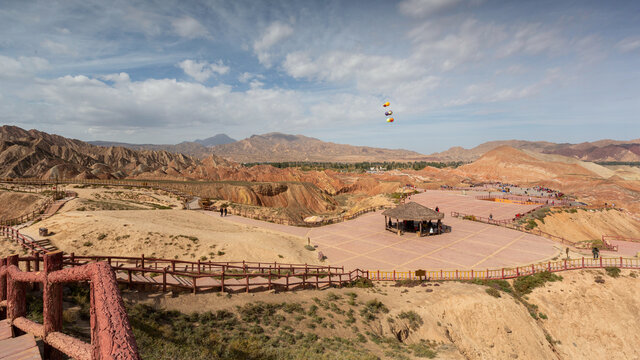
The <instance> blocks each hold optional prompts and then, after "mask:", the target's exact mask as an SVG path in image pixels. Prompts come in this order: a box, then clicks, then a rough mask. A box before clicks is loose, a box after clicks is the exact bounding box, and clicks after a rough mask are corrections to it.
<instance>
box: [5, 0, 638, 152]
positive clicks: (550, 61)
mask: <svg viewBox="0 0 640 360" xmlns="http://www.w3.org/2000/svg"><path fill="white" fill-rule="evenodd" d="M639 65H640V2H639V1H593V2H590V1H491V0H484V1H483V0H469V1H463V0H404V1H396V2H394V1H346V0H342V1H337V0H336V1H251V0H248V1H242V0H236V1H202V2H196V1H113V2H106V1H93V0H83V1H60V2H51V1H30V2H26V1H9V0H4V1H2V6H0V123H2V124H11V125H17V126H20V127H24V128H28V129H31V128H36V129H38V130H42V131H46V132H52V133H57V134H60V135H63V136H67V137H73V138H78V139H81V140H112V141H123V142H135V143H178V142H181V141H184V140H194V139H197V138H205V137H208V136H213V135H215V134H217V133H226V134H228V135H230V136H231V137H234V138H236V139H242V138H245V137H248V136H251V135H253V134H263V133H267V132H273V131H277V132H283V133H289V134H302V135H306V136H312V137H317V138H319V139H321V140H324V141H333V142H338V143H348V144H353V145H368V146H376V147H387V148H405V149H410V150H415V151H419V152H422V153H431V152H436V151H442V150H446V149H447V148H449V147H452V146H464V147H473V146H475V145H478V144H480V143H482V142H485V141H490V140H501V139H524V140H546V141H553V142H572V143H577V142H582V141H592V140H597V139H603V138H612V139H618V140H630V139H633V138H639V137H640V119H639V116H638V114H640V66H639ZM385 101H390V102H391V109H392V110H393V111H394V118H395V119H396V121H395V122H394V123H393V124H388V123H386V121H385V119H386V118H385V116H384V109H383V108H382V103H383V102H385Z"/></svg>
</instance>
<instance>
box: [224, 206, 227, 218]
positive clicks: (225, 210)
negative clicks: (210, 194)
mask: <svg viewBox="0 0 640 360" xmlns="http://www.w3.org/2000/svg"><path fill="white" fill-rule="evenodd" d="M224 216H227V208H224Z"/></svg>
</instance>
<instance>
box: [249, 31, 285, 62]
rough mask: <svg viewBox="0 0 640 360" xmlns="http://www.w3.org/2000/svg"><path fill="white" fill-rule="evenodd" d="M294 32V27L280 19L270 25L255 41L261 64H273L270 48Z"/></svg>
mask: <svg viewBox="0 0 640 360" xmlns="http://www.w3.org/2000/svg"><path fill="white" fill-rule="evenodd" d="M292 34H293V28H292V27H291V26H290V25H288V24H284V23H282V22H279V21H275V22H273V23H271V25H269V26H268V27H267V28H266V29H265V30H264V32H263V33H262V35H261V36H260V38H259V39H257V40H256V41H254V43H253V51H254V53H255V54H256V56H258V61H260V63H261V64H263V65H265V66H267V67H269V66H271V54H270V53H269V50H270V49H271V48H272V47H273V46H274V45H276V44H277V43H278V42H280V41H282V40H284V39H286V38H288V37H289V36H291V35H292Z"/></svg>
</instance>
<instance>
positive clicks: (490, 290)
mask: <svg viewBox="0 0 640 360" xmlns="http://www.w3.org/2000/svg"><path fill="white" fill-rule="evenodd" d="M485 291H486V292H487V294H489V295H491V296H493V297H496V298H499V297H501V295H500V291H498V290H497V289H494V288H492V287H491V288H487V289H485Z"/></svg>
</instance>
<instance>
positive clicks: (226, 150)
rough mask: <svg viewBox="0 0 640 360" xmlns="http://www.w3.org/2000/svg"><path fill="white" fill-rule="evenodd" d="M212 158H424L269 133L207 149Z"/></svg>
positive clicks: (253, 159) (406, 159) (324, 159)
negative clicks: (212, 155) (213, 156)
mask: <svg viewBox="0 0 640 360" xmlns="http://www.w3.org/2000/svg"><path fill="white" fill-rule="evenodd" d="M211 149H212V151H213V153H214V154H216V155H218V156H220V157H223V158H226V159H229V160H233V161H236V162H280V161H316V162H359V161H419V160H425V159H427V156H425V155H422V154H420V153H417V152H415V151H409V150H402V149H399V150H391V149H382V148H373V147H368V146H353V145H344V144H336V143H332V142H324V141H321V140H318V139H316V138H312V137H307V136H303V135H287V134H282V133H269V134H264V135H253V136H251V137H249V138H246V139H244V140H240V141H236V142H234V143H230V144H224V145H216V146H213V147H211Z"/></svg>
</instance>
